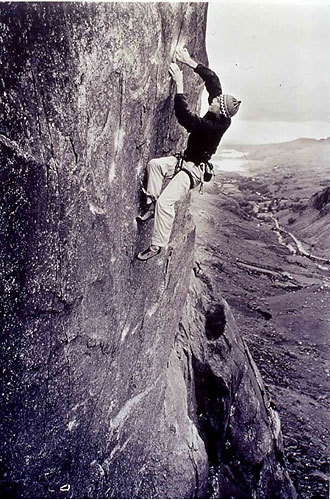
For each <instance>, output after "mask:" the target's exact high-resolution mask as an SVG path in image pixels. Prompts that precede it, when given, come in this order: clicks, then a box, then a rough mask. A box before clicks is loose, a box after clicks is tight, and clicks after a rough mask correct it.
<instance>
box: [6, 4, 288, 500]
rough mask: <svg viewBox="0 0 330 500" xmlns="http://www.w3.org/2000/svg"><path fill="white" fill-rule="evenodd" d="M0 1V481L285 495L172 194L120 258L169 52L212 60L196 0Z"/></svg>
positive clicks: (196, 87) (170, 493) (254, 375)
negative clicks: (155, 239) (161, 241)
mask: <svg viewBox="0 0 330 500" xmlns="http://www.w3.org/2000/svg"><path fill="white" fill-rule="evenodd" d="M0 12H1V28H2V29H1V33H2V34H1V38H2V39H1V44H2V65H3V69H2V75H1V78H2V79H1V85H2V86H3V88H2V102H1V105H2V118H1V120H2V121H1V130H0V133H1V135H0V151H1V174H0V175H1V191H2V193H1V194H2V196H1V200H2V201H3V206H2V211H1V213H2V218H1V223H0V224H1V226H0V231H1V241H2V242H4V243H3V245H2V247H1V282H2V285H1V286H2V290H1V292H2V293H1V295H2V299H1V318H2V320H1V321H2V325H1V326H2V337H1V367H2V373H3V376H2V384H3V386H2V389H1V398H2V401H1V420H2V423H3V427H2V435H1V476H2V477H1V488H2V495H3V496H7V497H16V498H20V497H39V498H77V497H79V498H83V497H84V498H131V497H135V498H148V497H150V498H157V497H160V498H164V497H169V498H174V497H176V498H177V497H181V498H193V497H205V496H206V495H210V494H211V493H212V491H213V494H214V495H220V496H221V495H222V496H226V495H234V496H235V495H236V496H240V495H241V494H242V493H245V494H247V495H254V494H258V495H260V498H261V497H267V496H268V497H271V496H273V497H274V496H278V497H279V496H284V497H285V496H286V497H288V496H292V495H293V489H292V487H291V483H290V480H289V478H288V477H287V475H286V472H285V466H284V463H283V458H282V448H281V442H280V441H281V434H280V430H279V423H278V419H277V417H276V414H275V412H274V411H273V410H272V409H271V407H270V406H269V404H268V403H267V400H266V396H265V394H264V390H263V386H262V383H261V381H260V380H259V378H258V372H257V370H256V368H255V367H254V364H253V362H252V360H251V358H250V356H249V354H248V351H247V349H246V348H245V346H244V344H243V342H242V340H241V339H240V338H239V335H238V333H237V330H236V326H235V324H234V320H233V318H232V317H231V314H230V311H228V308H227V306H225V305H224V304H222V303H221V304H219V303H217V304H214V303H213V302H212V296H211V295H212V294H211V295H209V297H208V298H205V297H206V296H205V297H204V295H203V294H210V290H206V291H205V290H204V291H203V290H202V289H200V290H198V286H199V287H201V286H202V283H200V284H199V285H197V284H194V280H195V279H196V278H193V281H192V282H191V284H190V287H191V291H190V294H189V296H188V291H189V283H190V281H191V269H192V268H193V250H194V237H195V233H194V226H193V224H192V220H191V217H190V215H189V213H188V212H187V203H182V204H181V206H180V207H179V209H178V217H177V220H176V223H175V226H174V228H173V234H172V238H171V246H170V248H169V249H168V251H167V252H166V253H164V255H163V256H162V257H161V258H160V259H158V260H157V261H156V262H151V263H141V262H139V261H137V260H136V258H135V256H136V253H137V252H138V251H140V250H141V249H143V248H144V247H145V245H146V244H147V243H148V242H149V238H150V230H151V225H150V224H147V225H146V226H144V227H137V225H136V223H135V216H136V214H137V212H138V209H139V204H140V181H141V180H142V179H143V175H144V167H145V164H146V162H147V160H148V159H150V158H151V157H153V156H157V155H164V154H167V153H169V152H175V151H177V150H178V149H181V147H182V144H183V140H184V138H185V134H184V133H183V131H182V129H181V128H180V127H179V126H178V125H177V123H176V121H175V118H174V115H173V90H174V89H173V87H172V84H171V82H170V79H169V77H168V73H167V68H168V66H169V63H170V61H171V58H172V55H173V53H174V50H175V47H176V45H177V44H178V43H180V44H182V45H183V44H187V45H188V46H189V49H190V51H191V53H192V54H193V56H194V57H195V58H196V59H197V60H199V61H201V62H206V61H207V58H206V53H205V45H204V34H205V24H206V12H207V8H206V4H202V3H197V4H196V3H191V4H190V3H181V4H172V3H166V4H165V3H157V4H156V3H155V4H149V3H148V4H146V3H141V4H136V3H135V4H134V5H133V4H125V3H122V4H121V3H104V4H102V3H97V4H88V3H84V4H79V3H58V4H56V3H47V4H46V3H45V4H42V3H38V4H29V3H25V4H20V3H18V4H15V3H13V4H2V5H1V10H0ZM184 72H185V81H186V88H187V89H188V93H189V99H190V101H191V103H192V104H193V103H195V104H196V107H197V103H198V98H199V96H200V92H201V88H202V87H201V82H200V80H199V78H198V76H197V75H196V74H194V73H193V72H192V71H189V70H188V69H187V70H186V69H185V70H184ZM203 286H204V285H203ZM201 294H202V298H201ZM203 297H204V298H203ZM205 301H206V302H208V305H207V304H206V302H205ZM180 325H181V326H180ZM210 465H211V474H210ZM210 478H211V483H212V485H213V486H212V488H211V489H210Z"/></svg>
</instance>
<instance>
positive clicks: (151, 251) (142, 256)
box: [137, 245, 162, 260]
mask: <svg viewBox="0 0 330 500" xmlns="http://www.w3.org/2000/svg"><path fill="white" fill-rule="evenodd" d="M161 249H162V248H161V247H157V246H156V245H150V247H149V248H147V250H145V251H144V252H140V253H139V254H138V255H137V258H138V259H139V260H148V259H151V257H155V255H158V254H159V253H160V251H161Z"/></svg>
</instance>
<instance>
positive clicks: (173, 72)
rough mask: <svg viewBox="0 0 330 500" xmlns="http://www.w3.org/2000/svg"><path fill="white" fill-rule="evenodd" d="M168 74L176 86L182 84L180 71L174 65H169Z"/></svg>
mask: <svg viewBox="0 0 330 500" xmlns="http://www.w3.org/2000/svg"><path fill="white" fill-rule="evenodd" d="M169 73H170V75H171V77H172V79H173V80H174V81H175V83H176V84H177V85H179V84H182V83H183V75H182V71H181V70H180V68H179V66H178V65H177V64H176V63H171V64H170V68H169Z"/></svg>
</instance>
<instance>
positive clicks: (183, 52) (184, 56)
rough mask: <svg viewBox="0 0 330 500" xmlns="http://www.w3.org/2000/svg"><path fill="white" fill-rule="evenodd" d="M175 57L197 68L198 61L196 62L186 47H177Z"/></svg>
mask: <svg viewBox="0 0 330 500" xmlns="http://www.w3.org/2000/svg"><path fill="white" fill-rule="evenodd" d="M175 57H176V59H177V60H178V61H179V62H182V63H183V64H186V65H187V66H190V67H191V68H196V66H197V62H195V61H194V60H193V59H192V58H191V57H190V55H189V52H188V50H187V49H186V48H185V47H184V48H177V49H176V51H175Z"/></svg>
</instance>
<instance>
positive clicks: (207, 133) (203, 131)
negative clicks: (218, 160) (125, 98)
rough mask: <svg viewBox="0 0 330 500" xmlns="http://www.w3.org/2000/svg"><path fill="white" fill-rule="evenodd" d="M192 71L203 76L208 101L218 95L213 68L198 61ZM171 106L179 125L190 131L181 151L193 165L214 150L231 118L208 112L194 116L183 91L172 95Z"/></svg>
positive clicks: (219, 85)
mask: <svg viewBox="0 0 330 500" xmlns="http://www.w3.org/2000/svg"><path fill="white" fill-rule="evenodd" d="M194 71H195V72H196V73H198V74H199V75H200V76H201V77H202V78H203V80H204V82H205V87H206V90H207V91H208V94H209V97H208V100H209V104H211V102H212V99H213V98H214V97H217V96H219V95H220V94H222V88H221V84H220V80H219V78H218V77H217V75H216V74H215V73H214V71H212V70H211V69H209V68H207V67H206V66H203V65H202V64H198V66H197V67H196V68H195V69H194ZM174 109H175V115H176V117H177V119H178V122H179V123H180V125H182V126H183V127H184V128H185V129H186V130H187V131H188V132H190V135H189V137H188V143H187V149H186V150H185V153H184V157H185V159H186V160H187V161H193V162H194V163H195V164H196V165H197V164H199V163H201V162H202V161H207V160H209V159H210V158H211V156H212V155H213V154H214V153H215V152H216V150H217V147H218V145H219V143H220V140H221V138H222V136H223V134H224V133H225V132H226V130H227V128H228V127H229V125H230V124H231V119H230V118H226V117H225V116H224V115H219V116H218V115H216V114H215V113H212V112H209V111H208V112H207V113H206V115H205V116H203V117H200V116H198V115H197V114H196V113H193V112H192V111H190V109H189V106H188V103H187V99H186V96H185V95H184V94H176V95H175V98H174Z"/></svg>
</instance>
